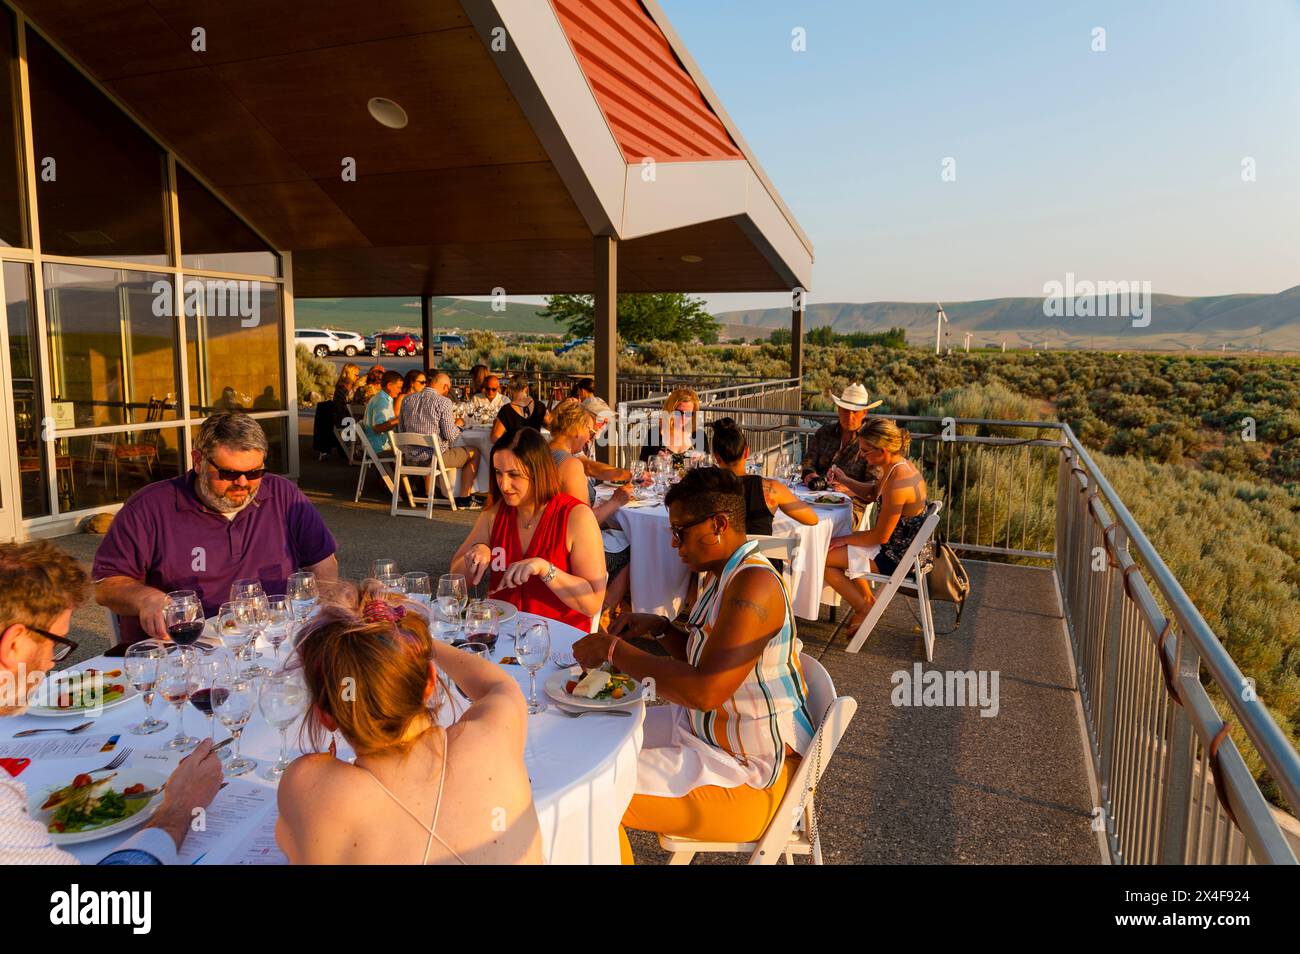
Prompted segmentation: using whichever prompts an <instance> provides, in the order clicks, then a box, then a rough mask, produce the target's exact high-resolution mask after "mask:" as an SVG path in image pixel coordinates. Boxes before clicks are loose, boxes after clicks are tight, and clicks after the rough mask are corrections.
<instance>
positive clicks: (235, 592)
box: [230, 578, 266, 600]
mask: <svg viewBox="0 0 1300 954" xmlns="http://www.w3.org/2000/svg"><path fill="white" fill-rule="evenodd" d="M265 595H266V590H264V589H262V581H261V580H254V579H251V578H250V579H247V580H235V582H234V583H232V584H230V598H231V599H232V600H244V599H248V598H249V597H252V596H265Z"/></svg>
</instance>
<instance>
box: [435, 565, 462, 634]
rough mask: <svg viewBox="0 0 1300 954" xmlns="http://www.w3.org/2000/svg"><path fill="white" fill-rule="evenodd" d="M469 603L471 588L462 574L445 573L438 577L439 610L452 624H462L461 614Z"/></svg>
mask: <svg viewBox="0 0 1300 954" xmlns="http://www.w3.org/2000/svg"><path fill="white" fill-rule="evenodd" d="M468 601H469V587H468V586H466V584H465V577H464V575H463V574H460V573H444V574H443V575H442V576H440V577H438V608H439V609H440V610H442V614H443V616H444V617H446V618H447V619H449V620H451V621H452V622H455V623H459V622H460V614H461V613H462V612H463V611H464V609H465V604H466V603H467V602H468Z"/></svg>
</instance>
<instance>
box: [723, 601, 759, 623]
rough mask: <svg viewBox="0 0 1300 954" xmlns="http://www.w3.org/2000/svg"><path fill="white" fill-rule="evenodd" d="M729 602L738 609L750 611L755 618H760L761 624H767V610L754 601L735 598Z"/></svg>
mask: <svg viewBox="0 0 1300 954" xmlns="http://www.w3.org/2000/svg"><path fill="white" fill-rule="evenodd" d="M727 602H729V603H730V604H731V605H732V606H734V607H736V608H737V609H748V610H749V611H751V612H752V613H753V614H754V615H755V616H757V617H758V620H759V622H760V623H766V622H767V610H765V609H763V607H761V606H759V605H758V604H757V603H755V602H754V601H753V600H744V599H740V598H738V597H733V598H732V599H730V600H728V601H727Z"/></svg>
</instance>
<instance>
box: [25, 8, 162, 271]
mask: <svg viewBox="0 0 1300 954" xmlns="http://www.w3.org/2000/svg"><path fill="white" fill-rule="evenodd" d="M27 62H28V74H29V77H30V82H31V101H32V139H33V149H34V152H35V156H34V157H33V159H34V161H35V163H36V181H37V187H36V188H37V198H38V207H39V214H40V221H41V250H42V251H43V252H44V253H45V254H47V255H75V256H78V257H81V258H103V259H110V260H113V261H120V262H138V263H141V264H146V265H166V264H168V257H167V251H168V249H167V218H166V157H165V154H164V153H163V151H162V150H161V149H160V148H158V146H157V144H155V143H154V141H153V140H152V139H150V138H149V137H148V136H147V135H145V133H144V132H143V131H142V130H141V129H140V127H138V126H137V125H136V124H135V123H133V122H132V121H131V120H130V119H128V118H127V117H126V115H125V114H123V113H122V112H121V111H120V110H118V109H117V107H116V106H114V105H113V104H112V103H111V102H109V100H108V99H107V98H106V97H105V96H104V95H103V94H102V93H100V92H99V90H97V89H96V88H95V87H94V86H93V85H92V84H91V83H90V81H89V80H87V79H86V78H85V77H84V76H82V75H81V73H79V72H77V70H75V69H74V68H73V67H72V66H71V65H69V64H68V62H67V61H66V60H64V59H63V57H61V56H60V55H59V54H58V53H57V52H55V50H54V48H53V47H51V46H50V45H49V44H48V43H46V42H45V41H44V40H42V39H41V38H40V37H38V36H37V35H36V34H34V33H32V32H31V31H30V30H29V31H28V32H27Z"/></svg>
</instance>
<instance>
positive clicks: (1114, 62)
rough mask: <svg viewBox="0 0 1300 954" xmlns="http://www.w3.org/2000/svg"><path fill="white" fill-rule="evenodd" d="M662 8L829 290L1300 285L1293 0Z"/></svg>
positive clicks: (819, 2)
mask: <svg viewBox="0 0 1300 954" xmlns="http://www.w3.org/2000/svg"><path fill="white" fill-rule="evenodd" d="M660 4H661V6H662V7H663V9H664V10H665V12H666V13H667V14H668V16H669V19H670V20H671V21H672V22H673V25H674V26H675V27H676V29H677V32H678V33H679V34H680V35H681V37H682V39H683V40H684V41H685V44H686V46H687V48H688V49H689V50H690V51H691V54H692V55H693V56H694V58H695V60H696V61H697V63H699V65H700V67H701V69H703V71H704V74H705V76H707V77H708V79H709V82H710V83H711V84H712V86H713V88H714V90H715V91H716V92H717V94H718V96H719V97H720V98H721V100H722V103H723V105H724V106H725V108H726V109H727V111H728V112H729V113H730V115H731V118H732V119H733V120H734V121H735V122H736V124H737V125H738V126H739V128H740V130H741V133H742V134H743V135H744V136H745V138H746V140H747V141H748V143H749V145H750V147H751V149H752V150H753V151H754V153H755V155H756V157H757V158H758V160H759V162H760V164H761V165H762V166H763V167H764V169H765V170H766V172H767V174H768V176H769V178H770V179H771V180H772V182H773V183H774V184H775V185H776V188H777V189H778V191H779V192H780V193H781V195H782V196H783V197H784V199H785V201H786V203H787V205H788V206H789V207H790V209H791V210H792V211H793V213H794V215H795V217H796V219H797V220H798V221H799V223H800V225H801V226H802V227H803V229H804V231H805V232H806V233H807V234H808V235H809V237H810V238H811V239H812V242H813V245H814V248H815V253H816V264H815V266H814V275H813V278H814V287H813V290H812V296H811V297H812V301H813V302H819V301H820V302H826V301H881V300H904V301H933V300H935V299H942V300H946V301H958V300H966V299H975V298H994V297H1001V296H1005V295H1028V296H1040V295H1042V293H1043V283H1044V282H1046V281H1049V280H1052V279H1056V280H1060V281H1063V280H1064V278H1065V273H1066V272H1067V271H1073V272H1074V273H1075V274H1076V276H1077V277H1078V278H1088V279H1093V280H1098V279H1107V280H1120V279H1129V280H1138V281H1141V280H1146V281H1150V282H1151V283H1152V290H1153V291H1154V292H1156V293H1167V294H1181V295H1212V294H1226V293H1231V292H1272V291H1280V290H1281V289H1284V288H1289V287H1291V286H1294V285H1300V4H1298V3H1297V2H1294V0H1122V2H1121V0H1094V2H1080V0H1038V2H1027V0H987V2H983V0H982V2H970V3H966V2H957V0H949V2H939V0H905V2H898V0H895V2H890V3H886V2H879V0H660ZM795 27H803V28H804V30H805V31H806V35H807V50H806V52H802V53H800V52H794V51H793V50H792V49H791V31H792V30H793V29H794V28H795ZM1094 27H1103V28H1104V29H1105V30H1106V47H1107V49H1106V51H1105V52H1093V51H1092V49H1091V45H1092V42H1093V39H1092V31H1093V28H1094ZM945 157H952V158H954V159H955V160H956V181H954V182H944V181H942V180H941V177H940V172H941V163H942V161H943V159H944V158H945ZM1245 157H1253V159H1254V160H1255V163H1256V175H1257V179H1256V181H1254V182H1243V181H1242V177H1241V170H1242V160H1243V158H1245ZM786 301H787V298H786V297H785V296H770V295H769V296H731V295H727V296H716V297H714V298H712V299H711V300H710V303H711V304H712V305H714V306H715V307H751V306H776V305H782V304H784V303H785V302H786Z"/></svg>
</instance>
